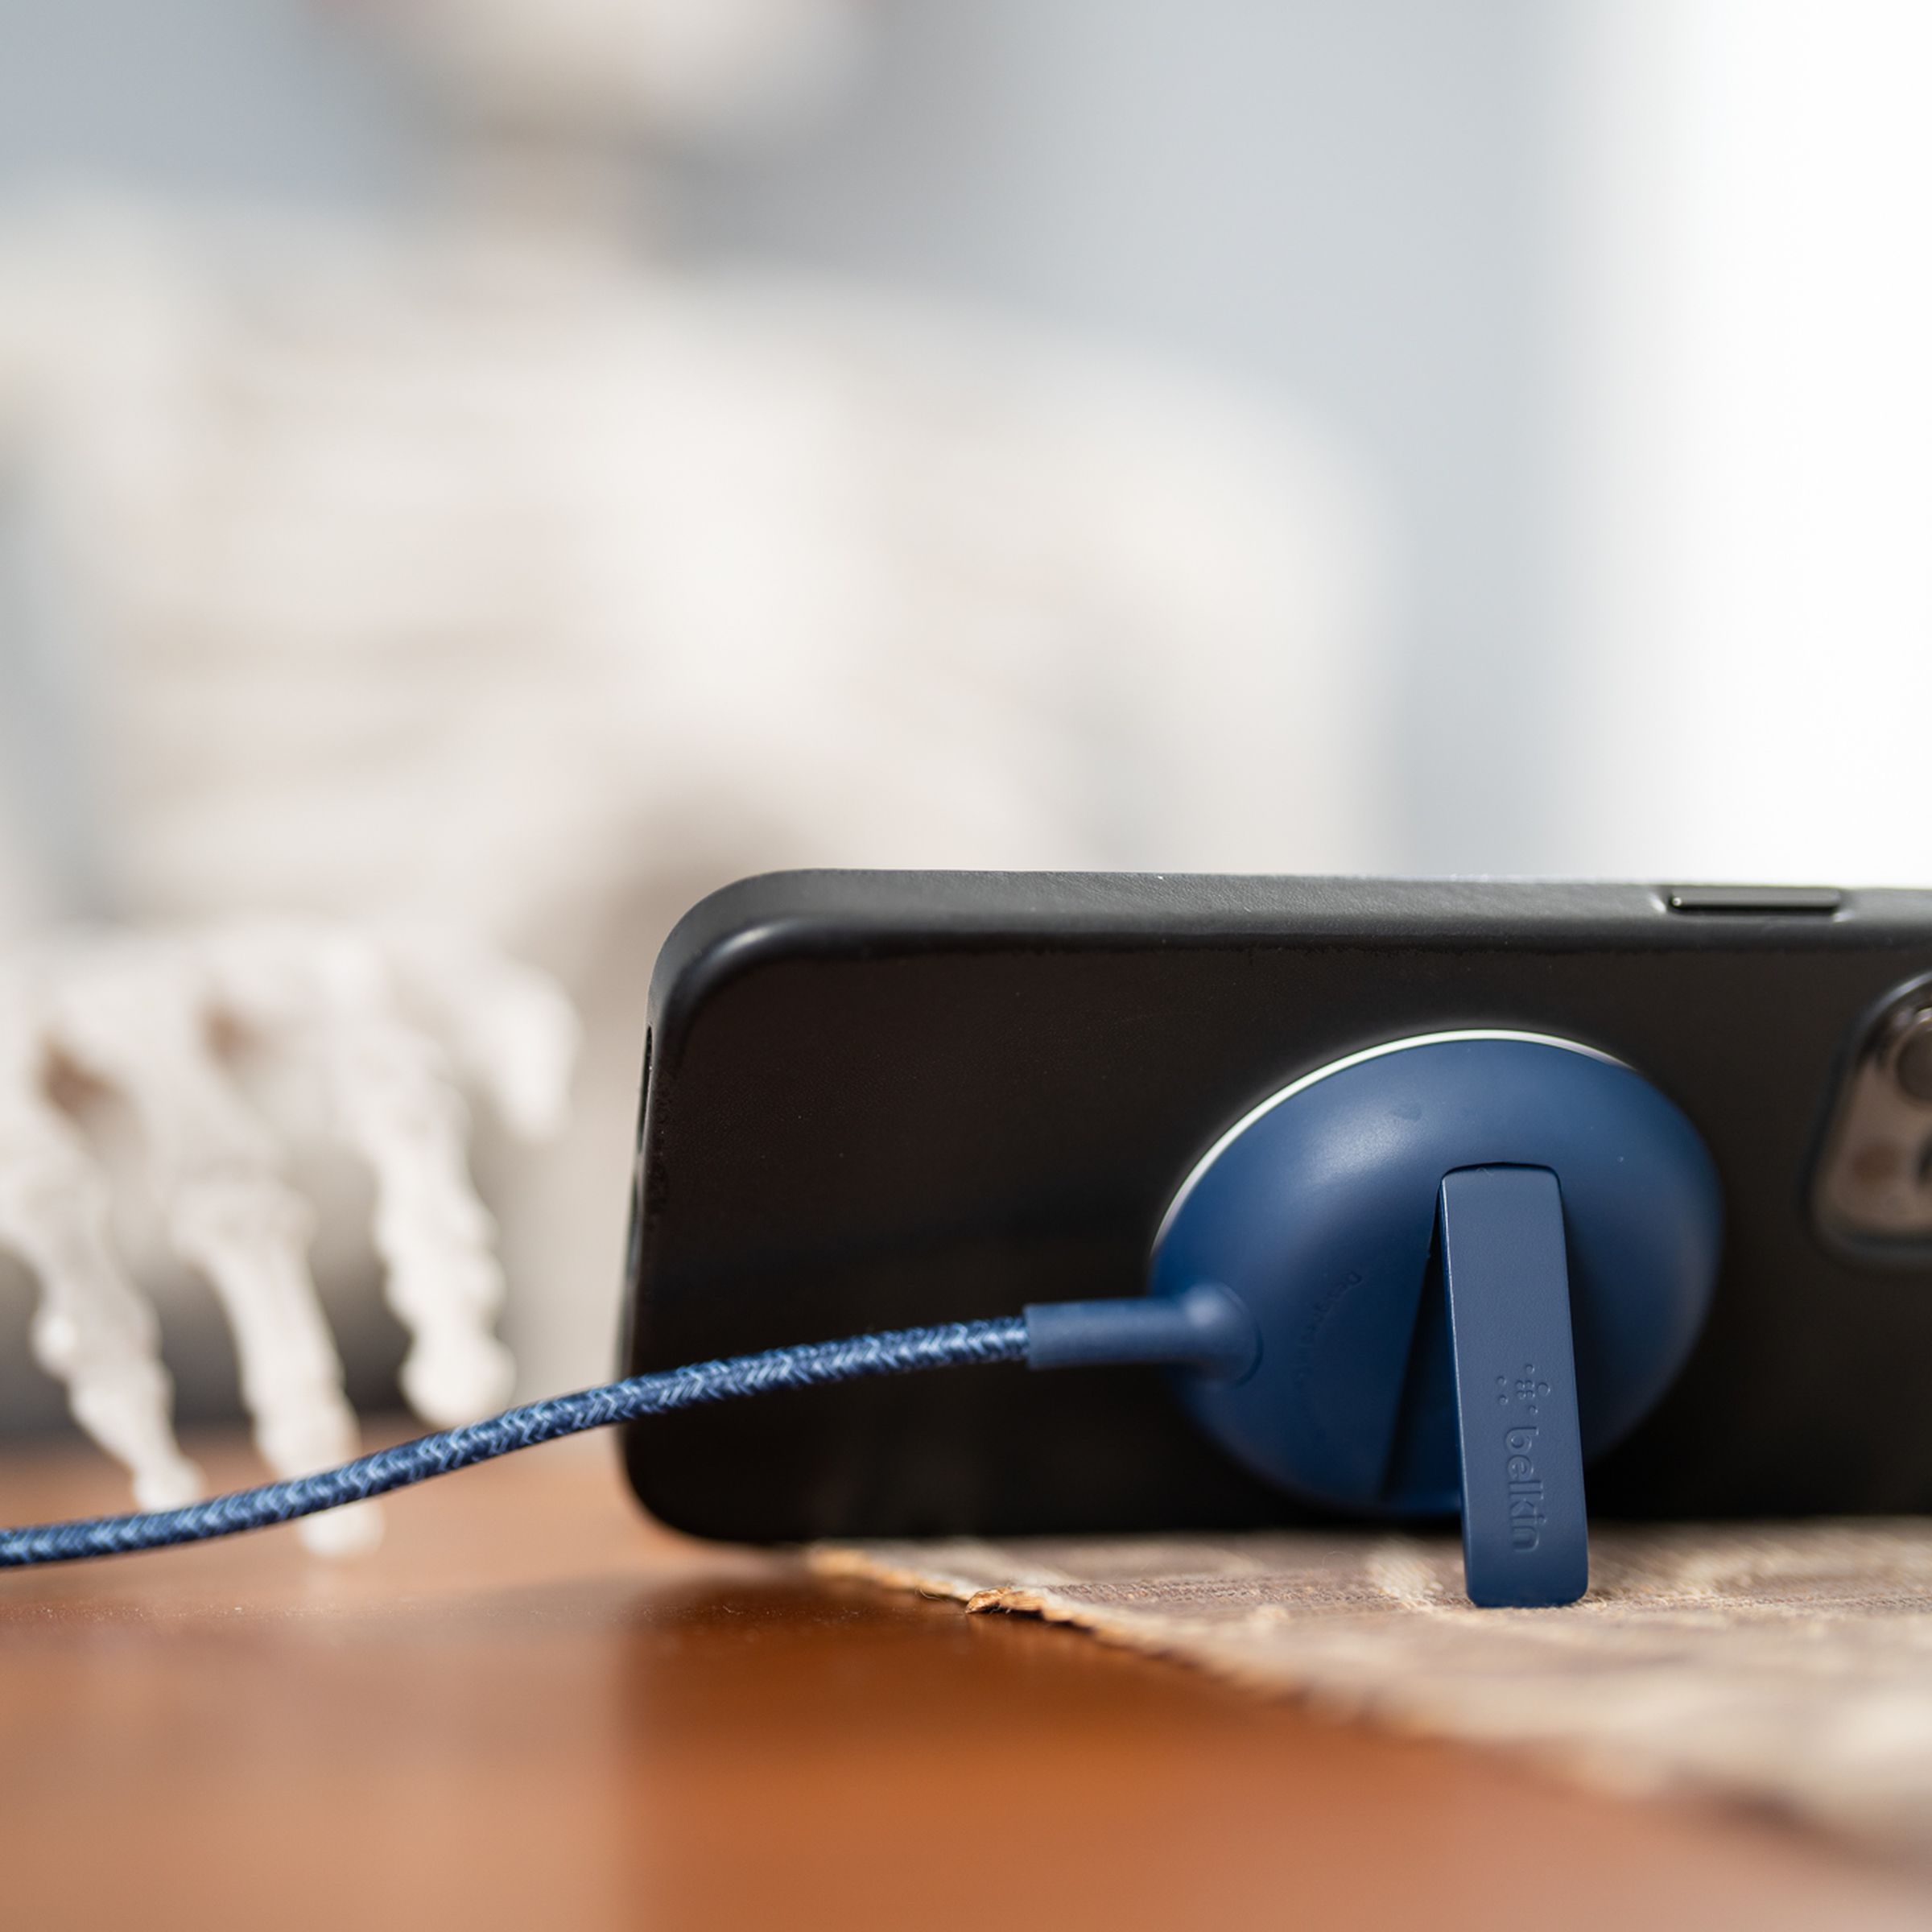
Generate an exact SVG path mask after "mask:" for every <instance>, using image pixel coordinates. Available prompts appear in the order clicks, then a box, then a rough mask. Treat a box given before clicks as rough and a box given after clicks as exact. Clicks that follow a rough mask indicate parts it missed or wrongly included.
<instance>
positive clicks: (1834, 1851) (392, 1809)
mask: <svg viewBox="0 0 1932 1932" xmlns="http://www.w3.org/2000/svg"><path fill="white" fill-rule="evenodd" d="M204 1459H206V1460H207V1461H208V1463H209V1464H210V1466H211V1468H213V1470H214V1471H215V1472H216V1473H217V1474H218V1475H219V1476H221V1477H223V1478H225V1479H226V1480H242V1479H243V1478H245V1477H246V1475H247V1466H246V1463H245V1461H244V1460H243V1459H241V1458H240V1457H239V1455H237V1453H236V1452H235V1451H234V1450H233V1448H232V1447H223V1446H221V1445H217V1446H216V1447H215V1448H214V1449H213V1451H208V1449H207V1448H206V1447H205V1446H204ZM120 1506H122V1504H121V1501H120V1497H119V1495H118V1487H117V1484H116V1481H115V1479H114V1476H112V1475H111V1474H110V1473H109V1472H107V1471H105V1469H103V1468H101V1466H100V1465H99V1464H98V1463H97V1462H96V1461H95V1460H94V1459H92V1458H91V1457H90V1456H88V1455H84V1454H82V1453H81V1452H80V1451H77V1450H73V1451H47V1452H45V1453H42V1454H35V1455H23V1454H20V1453H19V1452H15V1453H14V1454H12V1455H10V1456H9V1457H8V1458H7V1459H6V1460H5V1461H4V1462H3V1463H0V1516H3V1517H4V1520H6V1521H14V1522H19V1521H27V1520H30V1519H39V1518H43V1517H48V1516H52V1515H62V1514H68V1513H76V1512H81V1511H93V1510H100V1509H111V1508H118V1507H120ZM387 1508H388V1513H389V1534H388V1538H387V1540H386V1543H385V1545H384V1547H383V1549H382V1551H381V1552H380V1553H379V1554H377V1555H376V1556H374V1557H373V1558H368V1559H365V1560H363V1561H361V1562H359V1563H351V1564H336V1565H329V1564H324V1563H318V1562H316V1560H314V1559H312V1558H309V1557H308V1556H306V1555H305V1554H303V1551H302V1550H301V1549H300V1548H299V1546H298V1545H297V1543H296V1542H295V1538H294V1536H293V1534H291V1532H290V1531H288V1530H275V1531H270V1532H268V1533H266V1534H262V1535H258V1536H253V1537H248V1538H240V1539H237V1540H236V1541H235V1542H229V1543H225V1544H217V1545H213V1546H208V1547H207V1548H204V1549H200V1550H170V1551H165V1552H163V1553H161V1554H157V1555H155V1556H150V1557H137V1558H122V1559H120V1560H118V1561H114V1562H110V1563H97V1564H89V1565H77V1566H75V1567H71V1568H68V1569H62V1570H52V1571H43V1572H37V1573H30V1574H23V1575H8V1576H4V1577H0V1645H3V1646H4V1648H3V1653H0V1736H3V1737H4V1740H5V1753H4V1760H3V1762H0V1856H3V1857H4V1872H3V1873H0V1926H6V1927H8V1928H16V1927H17V1928H27V1927H31V1928H35V1932H39V1928H43V1927H56V1926H114V1927H118V1926H138V1927H141V1928H143V1929H144V1932H147V1929H152V1928H160V1927H169V1926H246V1927H249V1928H251V1929H254V1928H267V1927H276V1928H281V1927H289V1928H306V1927H311V1926H313V1927H318V1928H320V1927H331V1928H343V1929H345V1932H378V1929H379V1928H386V1927H389V1926H411V1927H415V1928H419V1929H420V1928H423V1927H426V1926H446V1925H457V1924H462V1925H465V1926H502V1925H517V1926H535V1925H545V1924H547V1925H555V1926H568V1927H571V1928H573V1932H574V1929H576V1928H601V1927H605V1926H613V1927H614V1926H622V1927H626V1928H630V1927H641V1926H651V1927H668V1928H681V1927H685V1926H757V1925H763V1924H773V1925H783V1926H821V1925H823V1926H875V1925H879V1926H883V1925H888V1924H890V1925H894V1926H916V1927H919V1928H922V1929H924V1928H934V1927H948V1926H975V1927H980V1928H984V1927H987V1926H997V1925H999V1924H1001V1923H1004V1922H1013V1923H1016V1924H1026V1925H1041V1926H1187V1925H1196V1924H1198V1925H1201V1926H1216V1927H1227V1926H1269V1927H1278V1926H1323V1925H1331V1926H1348V1927H1350V1928H1360V1927H1377V1926H1421V1927H1427V1928H1429V1929H1430V1932H1451V1929H1454V1928H1461V1927H1465V1926H1467V1927H1472V1928H1473V1927H1478V1926H1480V1927H1483V1928H1485V1929H1489V1928H1496V1927H1509V1926H1514V1925H1516V1924H1517V1923H1520V1922H1522V1920H1523V1918H1524V1917H1525V1915H1526V1914H1527V1915H1530V1916H1532V1917H1533V1918H1535V1919H1538V1920H1540V1921H1542V1922H1546V1923H1550V1924H1554V1925H1558V1926H1562V1927H1563V1928H1564V1932H1584V1929H1586V1928H1589V1927H1596V1926H1617V1927H1627V1926H1647V1927H1655V1926H1679V1925H1682V1926H1699V1927H1709V1926H1730V1925H1737V1926H1746V1925H1748V1926H1759V1927H1765V1926H1829V1927H1832V1928H1835V1929H1839V1932H1843V1929H1847V1928H1855V1927H1860V1926H1894V1925H1897V1926H1908V1925H1909V1926H1925V1925H1926V1924H1928V1923H1932V1882H1928V1880H1926V1878H1925V1877H1924V1876H1914V1875H1913V1874H1910V1873H1908V1872H1902V1871H1896V1870H1890V1869H1888V1868H1885V1867H1884V1866H1882V1865H1880V1864H1876V1863H1875V1862H1872V1861H1869V1860H1863V1859H1861V1858H1860V1857H1858V1856H1855V1855H1853V1854H1852V1852H1848V1851H1845V1850H1842V1849H1840V1848H1838V1847H1834V1846H1831V1845H1830V1844H1827V1843H1824V1842H1823V1841H1820V1840H1818V1839H1813V1838H1810V1837H1807V1836H1806V1835H1802V1834H1801V1833H1798V1832H1797V1831H1791V1830H1788V1829H1785V1828H1781V1827H1778V1826H1777V1825H1776V1824H1774V1823H1772V1822H1770V1821H1768V1820H1764V1819H1757V1818H1749V1817H1745V1816H1742V1815H1733V1814H1727V1813H1724V1812H1721V1811H1718V1810H1707V1809H1705V1808H1702V1807H1699V1806H1672V1807H1666V1806H1662V1805H1659V1804H1640V1803H1634V1802H1620V1801H1615V1800H1610V1799H1605V1798H1597V1797H1592V1796H1588V1795H1585V1794H1579V1793H1577V1792H1575V1791H1573V1790H1568V1789H1567V1788H1565V1787H1563V1785H1559V1784H1556V1783H1554V1782H1551V1781H1547V1780H1546V1779H1545V1778H1543V1777H1541V1776H1539V1775H1538V1774H1536V1773H1534V1772H1532V1771H1530V1770H1529V1769H1525V1768H1523V1767H1521V1766H1519V1765H1517V1764H1515V1763H1513V1762H1511V1761H1507V1760H1505V1759H1501V1758H1498V1757H1489V1756H1486V1755H1484V1754H1482V1753H1479V1752H1470V1751H1463V1750H1460V1749H1456V1748H1450V1747H1447V1746H1443V1745H1439V1744H1426V1743H1419V1742H1415V1741H1411V1740H1399V1739H1394V1738H1390V1737H1386V1736H1380V1735H1377V1734H1376V1733H1374V1732H1370V1731H1368V1730H1366V1729H1362V1728H1356V1727H1352V1726H1348V1725H1343V1724H1336V1723H1333V1722H1331V1721H1329V1720H1327V1719H1322V1718H1319V1717H1316V1716H1313V1715H1308V1714H1307V1713H1305V1712H1302V1711H1298V1710H1296V1709H1294V1708H1293V1707H1290V1706H1287V1705H1286V1704H1281V1703H1269V1702H1266V1701H1262V1700H1258V1699H1253V1698H1251V1697H1248V1696H1245V1695H1240V1694H1237V1693H1236V1692H1234V1691H1229V1690H1227V1689H1224V1688H1223V1687H1221V1686H1217V1685H1216V1684H1214V1683H1212V1682H1208V1680H1206V1679H1204V1678H1201V1677H1199V1676H1197V1675H1195V1674H1193V1673H1191V1672H1190V1671H1189V1670H1187V1669H1185V1668H1184V1667H1182V1666H1175V1665H1168V1664H1164V1663H1161V1662H1153V1661H1150V1660H1148V1659H1146V1658H1142V1657H1134V1656H1130V1655H1127V1654H1125V1653H1118V1652H1115V1651H1110V1650H1108V1649H1106V1648H1104V1646H1103V1645H1100V1644H1098V1643H1096V1642H1095V1641H1092V1639H1091V1638H1088V1637H1082V1636H1080V1635H1077V1634H1075V1633H1071V1632H1069V1631H1066V1630H1063V1629H1053V1628H1050V1627H1048V1626H1046V1625H1043V1624H1037V1623H1034V1622H1030V1621H1029V1620H1024V1619H1018V1618H995V1617H970V1618H969V1617H968V1616H964V1615H963V1614H962V1613H961V1612H960V1611H959V1610H958V1609H957V1608H953V1607H952V1606H950V1605H946V1604H928V1603H922V1602H919V1601H916V1600H910V1599H902V1598H899V1597H896V1596H890V1595H887V1594H885V1593H882V1592H875V1591H870V1590H869V1589H867V1588H865V1587H863V1586H858V1585H851V1586H845V1585H839V1586H834V1585H830V1584H827V1583H820V1582H817V1581H815V1580H813V1579H811V1578H810V1577H808V1576H807V1575H805V1574H804V1573H803V1571H801V1570H800V1569H799V1567H797V1566H796V1565H795V1563H792V1562H791V1561H790V1560H788V1559H786V1558H779V1557H774V1556H769V1555H763V1554H753V1553H748V1552H744V1551H739V1550H725V1549H717V1548H712V1547H708V1546H702V1545H699V1544H694V1543H691V1542H687V1541H684V1540H683V1539H681V1538H675V1537H673V1536H671V1535H670V1534H667V1533H666V1532H664V1531H663V1530H657V1529H654V1528H653V1527H652V1526H650V1525H648V1524H647V1523H646V1522H645V1521H643V1520H642V1518H641V1517H639V1516H638V1514H637V1513H636V1512H635V1510H634V1509H633V1507H632V1505H631V1504H630V1501H629V1499H628V1496H627V1495H626V1494H625V1492H624V1491H623V1490H622V1489H621V1485H620V1484H619V1481H618V1478H617V1471H616V1468H615V1461H614V1456H613V1445H612V1444H611V1443H609V1442H608V1441H605V1440H592V1441H588V1442H584V1443H563V1444H558V1445H555V1446H554V1447H551V1448H547V1449H544V1450H541V1451H536V1452H535V1453H534V1454H532V1455H525V1456H521V1457H517V1458H514V1459H511V1460H510V1461H509V1462H506V1463H501V1464H498V1465H496V1466H494V1467H493V1468H487V1469H482V1470H477V1471H473V1472H469V1473H467V1474H465V1475H463V1476H456V1477H454V1478H452V1479H450V1480H447V1481H444V1482H440V1483H436V1484H431V1485H430V1486H429V1487H428V1488H425V1489H423V1490H420V1491H417V1492H412V1493H411V1494H408V1495H406V1496H398V1497H395V1498H392V1499H391V1500H390V1503H389V1504H388V1505H387Z"/></svg>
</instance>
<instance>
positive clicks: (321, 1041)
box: [211, 923, 514, 1424]
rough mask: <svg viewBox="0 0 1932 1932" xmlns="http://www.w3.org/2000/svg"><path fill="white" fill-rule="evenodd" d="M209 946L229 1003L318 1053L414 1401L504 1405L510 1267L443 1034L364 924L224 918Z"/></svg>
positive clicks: (451, 1415)
mask: <svg viewBox="0 0 1932 1932" xmlns="http://www.w3.org/2000/svg"><path fill="white" fill-rule="evenodd" d="M211 957H212V960H213V971H214V973H215V976H216V981H217V987H218V989H219V994H220V997H221V1001H222V1003H223V1005H225V1008H226V1009H228V1010H229V1011H230V1012H231V1013H234V1014H235V1015H236V1016H237V1018H240V1019H242V1021H243V1022H245V1023H246V1024H248V1025H250V1026H253V1027H255V1028H257V1029H258V1030H260V1031H261V1032H262V1036H263V1037H264V1038H265V1039H266V1041H267V1042H269V1043H270V1045H272V1046H273V1047H276V1048H277V1049H278V1050H279V1051H283V1052H287V1053H293V1054H300V1055H306V1056H308V1058H310V1059H312V1060H314V1061H315V1062H316V1063H318V1065H319V1067H320V1071H322V1073H323V1074H324V1076H325V1078H326V1080H327V1081H328V1088H329V1091H330V1094H331V1096H332V1103H333V1111H334V1116H335V1121H336V1126H337V1128H338V1129H339V1130H340V1132H341V1134H342V1136H343V1137H344V1138H345V1140H346V1141H348V1142H349V1145H350V1146H352V1147H353V1148H354V1149H355V1150H356V1151H357V1153H359V1154H361V1156H362V1158H364V1159H365V1161H366V1162H368V1164H369V1167H370V1169H371V1170H372V1172H373V1173H374V1177H375V1182H376V1213H375V1238H376V1247H377V1251H378V1253H379V1254H380V1255H381V1257H382V1261H383V1263H384V1265H385V1269H386V1292H387V1295H388V1299H389V1303H390V1307H392V1308H393V1309H394V1311H395V1312H396V1314H397V1315H398V1318H399V1319H401V1320H402V1322H403V1324H404V1326H405V1327H407V1329H408V1330H409V1331H410V1335H411V1348H410V1352H409V1356H408V1358H407V1360H406V1361H405V1362H404V1364H403V1393H405V1394H406V1395H407V1397H408V1398H409V1402H410V1406H411V1407H412V1408H413V1409H415V1411H416V1412H417V1414H419V1415H422V1416H423V1417H425V1418H427V1419H428V1420H430V1421H431V1422H439V1423H445V1424H447V1423H451V1422H467V1421H469V1420H471V1419H473V1418H474V1417H476V1416H477V1415H480V1414H485V1413H487V1412H488V1411H489V1410H491V1409H493V1408H496V1407H498V1406H501V1405H502V1403H503V1402H505V1401H506V1400H507V1399H508V1397H509V1394H510V1385H511V1383H512V1381H514V1364H513V1363H512V1361H511V1360H510V1352H509V1351H508V1350H507V1349H506V1348H504V1347H503V1345H502V1343H500V1342H499V1341H498V1340H497V1339H496V1336H495V1335H494V1333H493V1325H494V1323H495V1319H496V1316H497V1311H498V1310H499V1309H500V1308H501V1307H502V1301H503V1275H502V1268H501V1267H500V1265H498V1263H497V1257H496V1254H495V1252H494V1249H493V1236H494V1233H495V1228H494V1225H493V1223H492V1221H491V1220H490V1217H489V1215H488V1214H487V1213H485V1211H484V1209H483V1207H482V1204H481V1203H480V1202H479V1201H478V1200H477V1196H476V1192H475V1190H474V1188H473V1186H472V1183H471V1181H470V1176H469V1166H468V1162H467V1158H466V1155H467V1147H468V1140H469V1110H468V1108H466V1107H465V1106H464V1103H463V1100H462V1097H461V1096H460V1093H459V1092H458V1091H457V1088H456V1076H455V1074H454V1071H453V1070H452V1067H450V1064H449V1063H448V1058H447V1057H446V1055H444V1051H443V1050H442V1049H441V1047H440V1046H439V1045H438V1044H437V1043H436V1041H435V1040H434V1039H433V1038H431V1037H430V1036H429V1035H428V1034H426V1033H424V1032H423V1031H422V1030H419V1028H418V1027H416V1026H413V1025H411V1023H410V1022H408V1021H407V1019H406V1018H404V1017H403V1015H402V1013H400V1012H399V1011H398V1009H397V1006H396V1004H395V1000H394V981H393V978H392V975H391V973H390V968H389V965H388V963H387V961H386V959H385V958H384V957H383V956H382V955H381V953H380V952H378V950H377V949H376V948H375V947H373V946H372V945H371V944H370V943H369V942H368V941H367V940H365V939H363V938H362V937H361V936H360V935H356V934H353V933H345V932H343V931H340V930H326V929H325V930H312V929H309V928H307V927H298V926H294V925H287V924H269V923H254V924H252V925H250V926H247V927H235V928H231V929H229V931H227V932H225V933H224V934H223V935H221V936H220V938H219V939H218V940H217V943H216V945H215V947H214V949H213V953H212V956H211Z"/></svg>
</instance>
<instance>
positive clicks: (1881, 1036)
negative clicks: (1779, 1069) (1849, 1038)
mask: <svg viewBox="0 0 1932 1932" xmlns="http://www.w3.org/2000/svg"><path fill="white" fill-rule="evenodd" d="M1928 1109H1932V976H1926V977H1922V978H1920V979H1918V980H1913V981H1912V982H1911V983H1910V984H1909V985H1905V986H1901V987H1900V988H1899V989H1897V991H1896V992H1895V993H1893V995H1892V997H1891V998H1890V999H1889V1000H1888V1001H1885V1005H1883V1006H1882V1007H1881V1008H1880V1009H1879V1010H1878V1011H1877V1012H1876V1013H1874V1014H1872V1015H1871V1016H1870V1017H1869V1018H1868V1019H1867V1021H1866V1022H1865V1024H1864V1027H1863V1028H1862V1029H1861V1030H1860V1038H1859V1039H1858V1041H1857V1042H1856V1045H1855V1046H1854V1048H1853V1051H1852V1057H1851V1061H1850V1064H1849V1065H1848V1066H1847V1068H1846V1071H1845V1074H1844V1076H1843V1084H1842V1085H1841V1087H1840V1088H1839V1092H1838V1094H1837V1096H1836V1101H1835V1105H1834V1107H1833V1109H1832V1125H1831V1132H1830V1133H1829V1134H1828V1135H1827V1137H1826V1142H1825V1147H1824V1151H1823V1157H1822V1158H1821V1159H1820V1161H1819V1163H1818V1169H1817V1171H1816V1173H1815V1174H1814V1180H1813V1206H1814V1212H1815V1213H1816V1215H1817V1216H1818V1221H1819V1223H1820V1224H1821V1226H1822V1228H1823V1231H1824V1232H1825V1233H1826V1234H1827V1235H1828V1236H1835V1237H1837V1240H1838V1241H1839V1245H1851V1246H1852V1247H1855V1248H1857V1249H1861V1250H1864V1251H1866V1252H1875V1251H1877V1250H1890V1251H1891V1252H1892V1253H1893V1254H1894V1255H1895V1256H1902V1255H1903V1254H1905V1253H1913V1254H1918V1255H1923V1254H1924V1253H1926V1251H1927V1250H1928V1249H1932V1138H1929V1137H1927V1134H1926V1113H1927V1110H1928Z"/></svg>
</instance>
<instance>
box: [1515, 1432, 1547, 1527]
mask: <svg viewBox="0 0 1932 1932" xmlns="http://www.w3.org/2000/svg"><path fill="white" fill-rule="evenodd" d="M1503 1447H1504V1450H1505V1452H1506V1455H1507V1458H1508V1459H1507V1460H1506V1461H1505V1463H1504V1464H1503V1480H1504V1482H1505V1485H1506V1488H1507V1493H1508V1495H1509V1546H1510V1548H1511V1549H1513V1550H1524V1551H1528V1550H1534V1549H1535V1547H1536V1546H1537V1545H1538V1543H1539V1542H1542V1535H1543V1525H1544V1524H1545V1523H1546V1522H1547V1521H1549V1520H1550V1519H1549V1517H1547V1516H1546V1515H1545V1514H1544V1513H1543V1479H1542V1476H1539V1475H1538V1474H1537V1470H1536V1430H1535V1429H1534V1427H1525V1428H1521V1429H1512V1430H1509V1431H1508V1432H1507V1433H1506V1434H1505V1435H1504V1437H1503Z"/></svg>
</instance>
